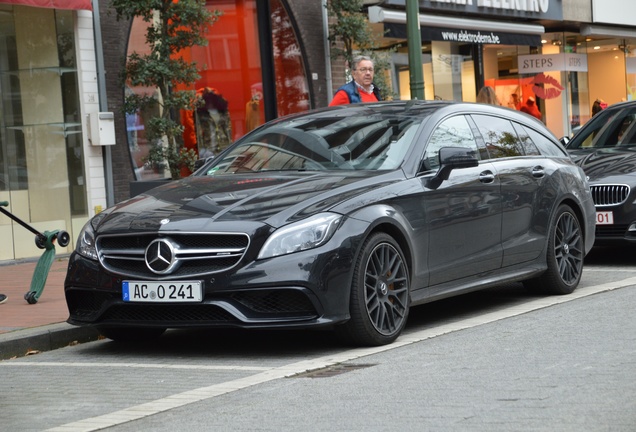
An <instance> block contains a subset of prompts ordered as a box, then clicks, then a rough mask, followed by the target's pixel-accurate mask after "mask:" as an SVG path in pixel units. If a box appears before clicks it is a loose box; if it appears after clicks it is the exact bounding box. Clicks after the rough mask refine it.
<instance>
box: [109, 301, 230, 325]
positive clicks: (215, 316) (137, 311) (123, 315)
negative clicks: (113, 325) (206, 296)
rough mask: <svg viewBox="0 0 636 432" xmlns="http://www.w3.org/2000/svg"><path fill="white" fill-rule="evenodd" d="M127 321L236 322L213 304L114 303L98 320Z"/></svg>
mask: <svg viewBox="0 0 636 432" xmlns="http://www.w3.org/2000/svg"><path fill="white" fill-rule="evenodd" d="M109 321H111V322H113V321H114V322H118V323H125V322H127V321H129V322H134V323H139V322H144V323H148V324H151V323H155V324H156V323H160V324H166V323H172V324H179V323H181V324H185V323H188V324H213V323H215V324H223V323H231V322H237V320H236V318H234V317H233V316H232V315H231V314H229V313H228V312H226V311H224V310H223V309H221V308H220V307H218V306H214V305H205V304H204V305H200V304H197V305H174V304H172V305H147V304H145V305H137V304H125V305H115V306H113V307H111V308H110V309H108V311H106V313H105V314H104V315H103V316H102V318H101V319H100V322H104V323H108V322H109Z"/></svg>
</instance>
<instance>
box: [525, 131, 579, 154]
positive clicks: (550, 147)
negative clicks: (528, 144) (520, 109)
mask: <svg viewBox="0 0 636 432" xmlns="http://www.w3.org/2000/svg"><path fill="white" fill-rule="evenodd" d="M521 129H522V130H523V131H524V132H525V133H526V135H527V136H528V138H529V139H530V140H532V142H533V143H534V145H536V146H537V147H538V148H539V151H540V152H541V154H542V155H544V156H556V157H569V156H568V153H567V152H566V151H565V149H563V148H562V147H561V146H560V145H559V144H557V143H555V142H554V141H552V140H551V139H549V138H547V137H546V136H544V135H543V134H541V133H539V132H537V131H535V130H534V129H532V128H529V127H525V126H521ZM520 135H522V136H523V134H520ZM522 141H523V139H522Z"/></svg>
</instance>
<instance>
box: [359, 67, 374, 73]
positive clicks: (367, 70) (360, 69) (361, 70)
mask: <svg viewBox="0 0 636 432" xmlns="http://www.w3.org/2000/svg"><path fill="white" fill-rule="evenodd" d="M356 70H359V71H360V72H362V73H367V72H371V73H373V68H358V69H356Z"/></svg>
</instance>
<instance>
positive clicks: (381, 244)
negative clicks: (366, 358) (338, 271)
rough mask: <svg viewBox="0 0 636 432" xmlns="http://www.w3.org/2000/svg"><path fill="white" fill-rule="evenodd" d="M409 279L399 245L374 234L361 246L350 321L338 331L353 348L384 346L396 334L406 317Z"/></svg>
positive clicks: (352, 287)
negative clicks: (359, 346)
mask: <svg viewBox="0 0 636 432" xmlns="http://www.w3.org/2000/svg"><path fill="white" fill-rule="evenodd" d="M409 290H410V279H409V271H408V267H407V265H406V259H405V257H404V254H403V253H402V250H401V249H400V246H399V245H398V244H397V242H396V241H395V240H394V239H393V238H392V237H391V236H389V235H388V234H385V233H376V234H373V235H372V236H371V237H369V238H368V239H367V240H366V241H365V243H364V245H363V246H362V252H361V253H360V256H359V257H358V259H357V261H356V263H355V267H354V274H353V283H352V285H351V296H350V306H349V308H350V314H351V319H350V320H349V321H348V322H347V323H345V324H343V325H342V326H340V327H339V328H338V331H339V332H340V334H341V335H342V336H343V337H344V338H345V340H347V341H349V342H352V343H354V344H356V345H367V346H378V345H386V344H389V343H391V342H393V341H395V340H396V339H397V337H398V336H399V335H400V333H401V332H402V330H403V329H404V326H405V325H406V320H407V318H408V314H409V303H410V293H409Z"/></svg>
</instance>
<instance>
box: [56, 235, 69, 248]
mask: <svg viewBox="0 0 636 432" xmlns="http://www.w3.org/2000/svg"><path fill="white" fill-rule="evenodd" d="M70 242H71V236H70V235H69V233H67V232H66V231H60V232H58V233H57V244H58V245H60V246H61V247H66V246H68V244H69V243H70Z"/></svg>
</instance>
